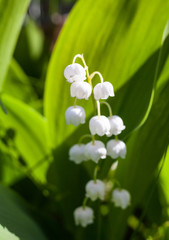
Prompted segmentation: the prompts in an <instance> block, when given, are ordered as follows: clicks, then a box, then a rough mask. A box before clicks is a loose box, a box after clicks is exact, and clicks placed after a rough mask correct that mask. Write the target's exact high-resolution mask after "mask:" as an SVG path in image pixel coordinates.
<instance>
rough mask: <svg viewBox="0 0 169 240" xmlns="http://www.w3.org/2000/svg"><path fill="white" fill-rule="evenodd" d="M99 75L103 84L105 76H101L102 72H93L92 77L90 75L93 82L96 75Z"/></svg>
mask: <svg viewBox="0 0 169 240" xmlns="http://www.w3.org/2000/svg"><path fill="white" fill-rule="evenodd" d="M96 74H97V75H99V77H100V82H101V83H103V76H102V75H101V73H100V72H97V71H96V72H93V73H92V74H91V75H90V78H91V80H92V79H93V77H94V76H95V75H96Z"/></svg>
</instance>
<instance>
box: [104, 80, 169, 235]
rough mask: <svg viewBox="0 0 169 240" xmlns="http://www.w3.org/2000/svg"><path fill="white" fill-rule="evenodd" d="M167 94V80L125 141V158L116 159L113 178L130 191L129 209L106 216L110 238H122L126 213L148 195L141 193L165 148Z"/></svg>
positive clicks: (167, 117) (143, 191)
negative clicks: (143, 118)
mask: <svg viewBox="0 0 169 240" xmlns="http://www.w3.org/2000/svg"><path fill="white" fill-rule="evenodd" d="M168 94H169V81H168V82H167V83H166V85H165V87H164V89H163V90H162V91H161V93H160V94H158V97H156V100H155V102H154V104H153V107H152V110H151V112H150V115H149V118H148V119H147V122H146V123H145V125H144V126H142V127H141V128H140V130H138V131H137V132H135V133H133V135H132V136H131V137H130V139H129V141H128V142H127V149H128V153H127V157H126V159H124V160H121V159H120V160H119V166H118V170H117V175H116V177H117V178H118V179H119V180H120V182H121V183H122V187H124V188H126V189H128V190H129V191H130V192H131V195H132V205H131V206H132V207H131V208H130V209H128V210H126V211H121V210H117V209H114V208H113V209H112V211H111V213H110V215H109V216H110V218H109V226H108V225H107V227H108V228H109V230H107V231H108V233H109V234H108V235H110V236H111V237H112V238H113V237H115V238H116V239H123V234H124V229H125V227H126V220H127V216H128V215H129V213H130V211H131V210H133V209H134V208H135V207H136V206H139V204H140V203H141V201H142V198H143V197H144V198H146V199H145V200H146V201H148V198H149V194H151V192H150V193H149V194H148V193H147V194H146V195H145V191H146V190H147V188H148V186H149V185H150V183H151V181H152V179H153V177H154V173H155V172H156V170H157V167H158V164H159V162H160V160H161V158H162V156H163V154H164V152H165V150H166V147H167V145H168V135H169V126H168V121H169V112H168V104H169V98H168ZM154 184H156V182H154ZM119 226H120V228H121V230H120V231H119ZM106 239H109V238H108V237H107V238H106ZM110 239H111V238H110Z"/></svg>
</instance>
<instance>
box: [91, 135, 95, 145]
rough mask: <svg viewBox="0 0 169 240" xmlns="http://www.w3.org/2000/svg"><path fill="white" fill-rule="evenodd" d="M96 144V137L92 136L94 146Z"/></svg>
mask: <svg viewBox="0 0 169 240" xmlns="http://www.w3.org/2000/svg"><path fill="white" fill-rule="evenodd" d="M94 144H95V137H94V135H92V145H94Z"/></svg>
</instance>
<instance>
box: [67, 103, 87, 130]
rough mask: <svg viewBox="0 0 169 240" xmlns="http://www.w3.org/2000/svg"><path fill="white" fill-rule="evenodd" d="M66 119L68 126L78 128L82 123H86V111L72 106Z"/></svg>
mask: <svg viewBox="0 0 169 240" xmlns="http://www.w3.org/2000/svg"><path fill="white" fill-rule="evenodd" d="M65 118H66V123H67V124H73V125H74V126H78V125H79V124H80V123H81V124H83V123H85V118H86V114H85V110H84V108H83V107H81V106H71V107H69V108H68V109H67V110H66V112H65Z"/></svg>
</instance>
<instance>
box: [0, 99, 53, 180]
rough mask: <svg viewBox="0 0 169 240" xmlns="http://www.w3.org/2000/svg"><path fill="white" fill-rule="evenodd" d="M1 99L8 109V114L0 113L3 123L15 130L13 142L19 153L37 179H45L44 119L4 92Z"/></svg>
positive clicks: (46, 149) (45, 146) (46, 162)
mask: <svg viewBox="0 0 169 240" xmlns="http://www.w3.org/2000/svg"><path fill="white" fill-rule="evenodd" d="M2 101H3V103H4V105H5V107H6V109H7V111H8V115H5V114H2V113H1V121H2V123H3V125H4V126H5V127H6V128H12V129H13V130H14V131H15V144H16V146H17V148H18V151H19V153H20V154H21V156H22V157H23V158H24V160H25V161H26V164H27V166H28V168H31V169H32V171H31V172H33V173H34V175H36V177H37V178H38V179H39V180H41V181H45V171H46V168H47V166H48V160H49V158H48V157H47V156H48V155H49V152H50V148H49V143H48V142H49V141H48V133H47V125H46V119H45V118H44V117H42V116H41V115H40V114H39V113H37V112H36V111H35V110H34V109H33V108H31V107H30V106H28V105H26V104H24V103H22V102H20V101H19V100H16V99H15V98H13V97H10V96H8V95H5V94H4V95H3V96H2ZM39 162H40V164H39ZM34 166H36V167H34Z"/></svg>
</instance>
